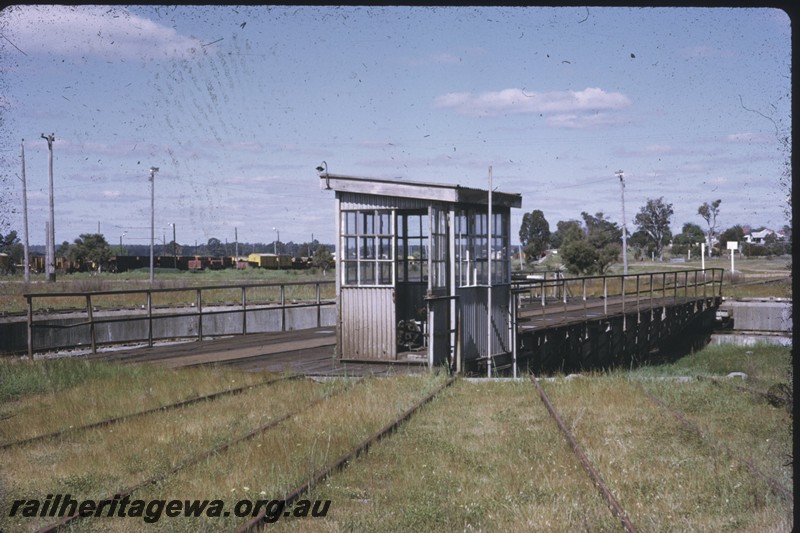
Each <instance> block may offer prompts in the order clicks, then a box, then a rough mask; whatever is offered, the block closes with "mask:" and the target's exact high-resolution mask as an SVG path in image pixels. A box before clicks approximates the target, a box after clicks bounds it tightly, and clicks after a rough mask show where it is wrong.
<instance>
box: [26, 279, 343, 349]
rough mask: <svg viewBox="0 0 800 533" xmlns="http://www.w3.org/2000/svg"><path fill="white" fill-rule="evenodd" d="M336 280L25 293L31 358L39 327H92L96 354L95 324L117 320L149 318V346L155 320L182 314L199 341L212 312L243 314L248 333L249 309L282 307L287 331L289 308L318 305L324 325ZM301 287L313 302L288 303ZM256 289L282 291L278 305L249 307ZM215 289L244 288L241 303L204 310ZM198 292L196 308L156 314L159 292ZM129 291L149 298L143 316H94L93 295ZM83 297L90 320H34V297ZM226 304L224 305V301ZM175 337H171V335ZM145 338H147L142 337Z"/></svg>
mask: <svg viewBox="0 0 800 533" xmlns="http://www.w3.org/2000/svg"><path fill="white" fill-rule="evenodd" d="M334 284H335V281H329V280H324V281H299V282H283V283H244V284H234V285H207V286H201V287H170V288H155V289H129V290H112V291H85V292H37V293H25V294H23V296H24V297H25V299H26V300H27V304H28V305H27V307H28V312H27V331H28V357H30V358H31V359H32V358H33V352H34V346H33V329H34V328H40V329H67V328H73V327H79V326H87V325H88V326H89V331H90V337H91V346H92V353H93V354H94V353H97V336H96V329H97V328H96V326H97V325H98V324H109V323H116V322H131V321H141V320H146V321H147V322H148V327H147V330H148V333H147V343H148V346H152V345H153V320H163V319H168V318H182V317H197V335H192V336H191V337H197V339H198V340H203V317H204V316H210V315H223V314H231V313H239V314H241V315H242V331H241V333H240V334H241V335H246V334H247V312H248V311H254V310H260V309H272V310H280V311H281V331H285V330H286V310H287V309H298V308H304V307H316V308H317V320H316V323H317V327H320V326H321V322H322V315H321V313H322V307H323V306H331V305H336V300H335V299H333V300H323V299H322V297H321V287H322V286H323V285H334ZM298 286H314V288H315V289H314V293H315V296H314V301H312V302H301V303H288V304H287V302H286V287H298ZM253 288H278V289H279V290H280V299H279V302H278V303H277V304H267V305H258V306H257V307H248V305H247V304H248V302H247V290H248V289H253ZM212 290H241V302H240V303H239V304H238V305H236V304H234V307H235V309H223V310H219V309H215V310H209V311H203V291H212ZM192 291H193V292H195V293H196V307H195V310H193V311H192V312H183V311H179V312H159V313H157V314H155V315H154V314H153V309H154V306H153V295H154V294H159V293H170V292H192ZM126 294H142V295H145V297H146V301H147V303H146V306H145V310H146V312H145V314H144V315H143V316H137V315H127V316H125V317H120V318H107V317H106V318H103V317H98V318H96V317H95V316H94V306H93V305H92V298H93V297H98V296H119V295H126ZM75 297H81V298H85V300H86V307H85V310H86V317H87V320H86V321H84V322H77V323H74V324H69V325H54V324H41V323H38V324H37V323H35V322H34V319H33V318H34V300H36V299H42V298H75ZM223 305H225V304H223ZM170 338H172V337H170ZM180 338H188V337H187V336H185V335H183V336H180ZM141 340H144V339H141ZM120 342H130V339H126V340H125V341H120ZM106 344H114V342H113V341H112V342H108V343H106Z"/></svg>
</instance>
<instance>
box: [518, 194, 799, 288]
mask: <svg viewBox="0 0 800 533" xmlns="http://www.w3.org/2000/svg"><path fill="white" fill-rule="evenodd" d="M721 204H722V200H719V199H717V200H714V201H712V202H705V203H703V204H702V205H700V206H699V207H698V209H697V214H698V216H700V218H701V219H702V220H704V221H705V226H706V227H705V229H704V228H702V227H701V226H700V225H698V224H694V223H691V222H687V223H685V224H684V225H683V227H682V228H681V232H680V233H679V234H677V235H673V233H672V230H671V229H670V224H671V221H672V216H673V214H674V210H673V208H672V204H671V203H668V202H666V201H664V197H663V196H662V197H660V198H655V199H648V200H647V202H646V203H645V205H643V206H642V207H641V208H640V209H639V212H638V213H637V214H636V216H635V217H634V224H635V228H636V229H635V231H634V232H633V233H630V232H629V233H628V235H626V237H627V241H628V248H629V252H633V257H634V259H642V258H654V259H656V258H657V259H658V260H663V258H664V251H665V248H666V247H667V246H669V245H670V244H671V246H672V248H671V252H672V255H673V256H683V255H686V254H688V253H689V252H690V249H691V247H692V246H696V245H697V244H698V243H700V242H705V244H706V250H707V253H708V256H709V257H711V256H712V254H717V255H718V254H720V252H721V250H724V249H726V245H727V242H729V241H738V242H739V243H743V244H742V247H741V251H742V253H743V254H744V255H747V256H756V255H782V254H787V253H791V249H790V247H791V245H790V244H789V242H786V241H780V240H779V239H777V237H776V236H774V235H771V236H768V237H767V238H766V239H765V243H763V244H752V243H744V235H745V232H744V228H743V227H742V226H741V225H739V224H737V225H735V226H733V227H731V228H728V229H727V230H725V231H723V232H721V233H718V224H717V217H718V215H719V210H720V206H721ZM581 219H582V220H563V221H559V222H558V223H557V224H556V230H555V231H551V230H550V224H549V223H548V221H547V219H546V218H545V216H544V213H543V212H542V211H541V210H539V209H536V210H533V211H531V212H530V213H525V214H524V215H523V217H522V223H521V224H520V229H519V239H520V243H521V245H522V248H523V251H524V253H525V255H526V257H527V259H528V262H529V263H531V262H534V261H537V260H538V259H540V258H542V257H544V255H545V254H546V252H547V251H548V250H553V249H557V250H558V255H559V257H560V258H561V261H562V263H563V264H564V266H565V267H566V268H567V270H568V271H569V272H570V273H573V274H584V275H589V274H604V273H606V272H607V271H608V269H609V267H610V266H611V265H613V264H614V263H617V262H618V261H619V258H620V255H621V254H622V232H623V229H622V228H620V226H619V224H617V223H616V222H612V221H610V220H608V218H606V216H605V215H604V214H603V213H602V212H598V213H595V214H594V215H591V214H589V213H587V212H585V211H584V212H582V213H581ZM783 229H784V232H785V233H786V234H787V237H788V239H787V241H789V240H790V239H791V228H790V227H789V226H784V228H783ZM715 241H716V242H717V246H716V247H715V246H714V243H715ZM697 253H698V254H699V253H700V251H699V249H698V250H697Z"/></svg>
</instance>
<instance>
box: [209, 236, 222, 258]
mask: <svg viewBox="0 0 800 533" xmlns="http://www.w3.org/2000/svg"><path fill="white" fill-rule="evenodd" d="M206 254H208V255H209V256H211V257H223V256H224V255H225V245H224V244H222V242H221V241H220V240H219V239H217V238H216V237H211V238H210V239H208V244H206Z"/></svg>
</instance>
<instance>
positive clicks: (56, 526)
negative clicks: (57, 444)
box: [4, 375, 793, 532]
mask: <svg viewBox="0 0 800 533" xmlns="http://www.w3.org/2000/svg"><path fill="white" fill-rule="evenodd" d="M292 378H294V376H292V377H290V378H282V379H278V380H270V381H267V382H264V383H259V384H256V385H250V386H246V387H240V388H239V389H236V391H238V392H242V390H246V389H248V388H252V387H255V386H262V385H267V384H269V383H275V382H277V381H282V380H284V379H292ZM530 380H531V382H532V384H533V385H534V387H535V388H536V390H537V392H538V394H539V397H540V399H541V401H542V403H543V404H544V406H545V408H546V410H547V411H548V413H549V415H550V416H551V417H552V418H553V420H554V421H555V422H556V424H557V426H558V428H559V430H560V432H561V433H562V434H563V436H564V438H565V439H566V440H567V442H568V444H569V446H570V448H571V449H572V451H573V453H574V454H575V456H576V457H577V458H578V459H579V461H580V463H581V465H582V467H583V469H584V470H585V471H586V473H587V474H588V475H589V477H590V478H591V480H592V482H593V484H594V485H595V487H596V488H597V490H598V492H599V493H600V495H601V496H602V497H603V499H604V501H605V503H606V505H607V507H608V509H609V510H610V511H611V513H612V514H613V516H614V517H615V518H616V519H617V520H618V521H619V523H620V524H621V525H622V527H623V528H624V529H625V530H626V531H629V532H635V531H637V529H636V526H635V525H634V524H633V523H632V521H631V519H630V517H629V515H628V514H627V512H626V510H625V509H624V508H623V507H622V505H621V504H620V502H619V501H618V500H617V499H616V498H615V496H614V494H613V493H612V491H611V490H610V488H609V487H608V485H607V484H606V482H605V481H604V479H603V477H602V475H601V473H600V471H599V470H598V469H597V468H596V467H595V465H593V464H592V463H591V461H590V460H589V458H588V456H587V454H586V453H585V451H584V450H583V448H582V447H581V445H580V444H579V443H578V441H577V439H576V438H575V436H574V435H573V434H572V432H571V431H570V430H569V428H568V426H567V424H565V423H564V420H563V419H562V417H561V415H560V414H559V413H558V411H557V410H556V408H555V406H554V405H553V404H552V402H551V401H550V399H549V398H548V397H547V395H546V393H545V391H544V389H543V387H542V386H541V384H540V382H539V379H537V378H536V377H535V376H533V375H531V376H530ZM364 381H368V380H359V381H358V382H357V383H362V382H364ZM455 381H456V378H452V377H451V378H449V379H448V380H447V381H446V382H444V383H442V384H440V385H439V386H438V387H437V388H436V389H434V390H433V391H432V392H429V393H428V394H426V395H425V397H424V398H422V399H421V400H419V401H418V402H416V403H415V404H414V405H413V406H412V407H410V408H409V409H407V410H406V411H404V412H403V413H402V414H400V415H399V416H397V417H396V418H394V419H393V420H392V421H390V422H389V423H388V424H386V425H384V426H383V427H382V428H380V429H379V430H378V431H376V432H375V433H373V434H371V435H370V436H369V437H367V438H366V439H364V440H363V441H362V442H360V443H359V444H357V445H356V446H354V447H353V448H351V449H350V450H349V451H347V452H346V453H343V454H342V455H340V456H339V457H338V458H337V459H335V460H334V461H333V462H331V463H329V464H327V465H325V466H323V467H322V468H319V469H318V470H316V471H315V472H314V473H313V474H311V476H310V477H308V479H306V480H305V481H304V482H302V483H301V484H299V485H297V486H296V487H294V488H293V489H292V490H290V491H288V492H287V493H285V494H284V496H283V497H282V501H283V502H285V507H286V508H288V507H290V506H291V505H292V504H293V503H296V502H297V501H298V500H299V499H300V498H301V497H303V495H304V494H307V493H308V492H310V491H312V490H313V489H314V488H315V487H317V486H319V485H320V483H321V482H323V481H324V480H325V479H326V478H329V477H330V476H332V475H334V474H336V473H337V472H339V471H341V470H343V469H344V468H346V467H347V465H348V464H350V463H351V462H353V460H355V459H357V458H358V457H359V456H361V455H362V454H365V453H367V452H368V450H369V449H370V447H371V446H373V445H375V444H377V443H378V442H380V441H381V440H382V439H384V438H386V437H388V436H390V435H391V434H392V433H394V432H395V430H396V429H397V428H398V427H399V426H400V425H402V424H403V423H404V422H405V421H407V420H408V419H409V418H411V417H412V416H413V414H414V413H415V412H417V411H418V410H419V409H420V408H421V407H423V406H424V405H426V404H428V403H429V402H431V401H432V400H434V399H435V398H436V396H437V395H438V394H439V393H441V392H442V391H443V390H445V389H446V388H448V387H449V386H450V385H452V384H453V383H454V382H455ZM352 387H353V385H348V386H347V387H345V388H343V389H342V390H339V391H336V392H334V393H333V394H326V395H325V396H324V397H322V398H319V399H316V400H313V401H311V402H308V403H306V404H304V405H303V406H302V407H301V408H299V409H297V410H295V411H293V412H291V413H289V414H286V415H283V416H280V417H278V418H276V419H274V420H271V421H269V422H268V423H265V424H263V425H261V426H259V427H257V428H254V429H252V430H251V431H248V432H247V433H245V434H242V435H239V436H236V437H234V438H232V439H230V440H228V441H227V442H224V443H222V444H220V445H218V446H215V447H213V448H211V449H208V450H206V451H203V452H202V453H199V454H197V455H195V456H193V457H191V458H188V459H186V460H184V461H182V462H181V463H179V464H178V465H176V466H175V467H173V468H171V469H169V470H166V471H163V472H161V473H158V474H156V475H155V476H152V477H150V478H148V479H146V480H144V481H141V482H139V483H136V484H135V485H133V486H129V487H125V488H123V489H121V490H119V491H118V492H116V493H114V494H113V495H109V496H106V497H105V498H104V499H102V500H99V503H101V502H111V501H113V500H114V499H120V498H124V497H126V496H130V495H131V494H133V493H134V492H136V491H138V490H141V489H143V488H145V487H148V486H151V485H155V484H158V483H161V482H162V481H164V480H165V479H167V478H169V477H170V476H172V475H173V474H176V473H177V472H179V471H181V470H184V469H186V468H189V467H191V466H193V465H196V464H198V463H200V462H202V461H203V460H206V459H208V458H209V457H211V456H214V455H217V454H221V453H223V452H225V451H226V450H228V449H229V448H231V447H232V446H234V445H236V444H238V443H241V442H244V441H247V440H249V439H252V438H254V437H256V436H258V435H260V434H262V433H264V432H266V431H269V430H270V429H273V428H276V427H278V426H279V425H280V424H282V423H284V422H286V421H287V420H290V419H292V418H293V417H296V416H298V415H301V414H302V413H305V412H308V411H309V410H311V409H313V408H314V407H315V406H317V405H319V404H320V403H322V402H325V401H328V400H330V399H332V398H333V397H334V396H338V395H340V394H344V393H346V392H349V391H351V390H352ZM642 392H643V393H644V394H645V395H646V396H648V398H649V399H650V400H651V401H653V402H654V403H655V404H657V405H658V406H659V407H660V408H663V409H666V410H667V411H668V412H669V413H670V414H671V415H672V416H674V417H675V418H676V419H677V420H678V421H679V422H680V423H681V424H682V425H683V426H685V427H687V428H688V429H690V430H691V431H692V432H694V433H696V434H698V435H699V436H700V437H702V439H703V440H704V441H706V442H707V443H709V444H710V445H711V446H712V447H714V448H715V449H718V450H720V451H723V452H724V453H726V454H728V455H730V456H731V457H734V458H735V456H734V455H733V454H732V453H731V451H730V450H729V449H728V448H727V447H725V446H724V445H722V444H720V443H718V442H715V441H714V440H713V439H712V438H711V437H710V436H709V435H708V434H707V433H706V432H704V431H703V430H702V429H700V428H699V427H698V426H697V425H696V424H694V423H692V422H691V421H689V420H688V419H687V418H686V416H685V415H684V414H683V413H680V412H679V411H676V410H674V409H672V408H670V407H669V406H668V405H666V404H665V403H664V402H663V401H661V400H660V399H658V398H657V397H655V396H653V395H652V394H650V393H649V392H647V391H646V390H645V389H644V387H642ZM225 394H235V392H234V391H233V390H229V391H220V392H219V393H214V394H212V395H207V396H215V397H218V396H221V395H225ZM204 398H206V397H203V399H204ZM189 401H192V402H197V401H201V398H193V399H191V400H189ZM184 402H186V401H184ZM184 402H176V404H170V405H175V406H180V404H183V403H184ZM164 407H167V406H162V407H159V408H155V409H151V410H148V411H146V412H141V413H134V414H132V415H126V416H124V417H117V419H109V420H107V421H103V423H102V424H101V423H96V424H92V425H89V426H82V427H81V428H75V430H80V429H88V428H89V427H98V426H99V425H110V424H113V423H116V422H122V421H124V420H125V419H128V418H131V417H134V416H141V415H143V414H145V413H156V412H159V411H162V410H163V409H164ZM70 432H72V430H71V431H70ZM47 437H48V436H47V435H43V436H40V437H35V438H34V440H39V439H43V438H47ZM24 442H25V441H18V442H17V443H9V444H10V445H19V444H22V443H24ZM4 446H8V444H7V445H4ZM737 460H738V461H739V462H741V463H742V464H743V465H744V466H745V467H746V468H747V469H748V470H749V471H750V473H751V474H753V476H754V477H755V478H758V479H759V480H761V481H766V482H767V484H768V485H769V486H770V488H771V489H772V490H773V492H775V493H776V494H778V495H780V496H781V497H783V498H785V499H788V501H790V502H791V501H792V498H793V493H792V492H791V490H789V489H787V488H786V487H785V486H783V485H782V484H781V482H779V481H778V480H775V479H774V478H772V477H770V476H768V475H766V474H764V473H763V472H760V471H759V470H758V468H757V467H756V466H755V465H753V464H752V462H750V461H747V460H743V459H738V458H737ZM265 515H266V512H265V511H262V512H261V513H260V514H259V515H257V516H255V517H253V518H252V519H250V520H248V521H247V522H245V523H243V524H241V525H239V526H238V527H237V528H236V529H235V530H234V531H237V532H245V531H255V530H258V529H260V528H261V527H262V526H265V525H266V524H267V520H266V518H267V517H266V516H265ZM79 518H81V517H80V516H79V515H72V516H67V517H64V518H63V519H61V520H59V521H58V522H55V523H53V524H50V525H48V526H45V527H44V528H42V529H40V530H39V531H42V532H51V531H61V530H64V529H68V528H69V527H70V526H69V524H71V523H72V522H74V521H75V520H77V519H79Z"/></svg>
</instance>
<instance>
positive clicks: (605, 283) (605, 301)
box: [603, 276, 608, 315]
mask: <svg viewBox="0 0 800 533" xmlns="http://www.w3.org/2000/svg"><path fill="white" fill-rule="evenodd" d="M603 314H604V315H607V314H608V278H607V277H606V276H603Z"/></svg>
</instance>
